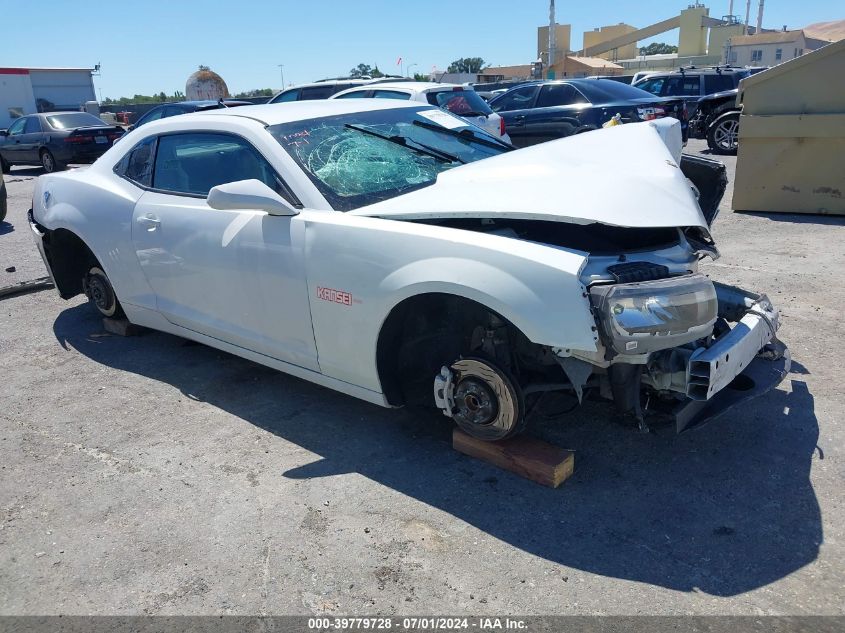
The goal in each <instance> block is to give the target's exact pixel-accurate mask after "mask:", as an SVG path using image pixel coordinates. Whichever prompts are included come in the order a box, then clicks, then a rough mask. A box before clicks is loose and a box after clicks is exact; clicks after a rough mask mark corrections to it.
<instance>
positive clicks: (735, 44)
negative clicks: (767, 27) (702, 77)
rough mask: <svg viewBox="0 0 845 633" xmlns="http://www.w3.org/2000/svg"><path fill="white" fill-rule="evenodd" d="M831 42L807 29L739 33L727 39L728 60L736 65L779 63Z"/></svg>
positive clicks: (726, 54) (775, 64) (773, 64)
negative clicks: (809, 35) (818, 37)
mask: <svg viewBox="0 0 845 633" xmlns="http://www.w3.org/2000/svg"><path fill="white" fill-rule="evenodd" d="M826 44H830V42H829V41H827V40H821V39H816V38H813V37H808V36H807V35H806V34H805V33H804V31H803V30H801V29H799V30H797V31H774V32H762V33H759V34H754V35H735V36H733V37H731V38H730V39H729V40H728V41H727V45H726V49H725V57H726V59H725V61H726V62H727V63H728V64H731V65H732V66H777V65H778V64H782V63H783V62H786V61H789V60H790V59H795V58H796V57H800V56H801V55H803V54H804V53H809V52H811V51H814V50H816V49H817V48H821V47H822V46H825V45H826Z"/></svg>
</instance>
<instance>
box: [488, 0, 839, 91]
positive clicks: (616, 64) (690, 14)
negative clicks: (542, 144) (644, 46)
mask: <svg viewBox="0 0 845 633" xmlns="http://www.w3.org/2000/svg"><path fill="white" fill-rule="evenodd" d="M751 6H752V3H751V2H750V0H746V2H745V18H744V20H743V19H741V16H738V15H733V10H734V2H733V1H731V2H730V4H729V5H728V15H724V16H721V17H719V18H714V17H711V16H710V9H709V8H708V7H706V6H705V5H703V4H701V3H699V2H696V3H694V4H691V5H689V6H688V7H687V8H686V9H683V10H682V11H680V13H679V14H678V15H675V16H672V17H669V18H667V19H665V20H661V21H659V22H655V23H654V24H650V25H648V26H646V27H643V28H637V27H635V26H632V25H630V24H624V23H619V24H615V25H608V26H601V27H598V28H596V29H593V30H591V31H586V32H585V33H584V38H583V44H582V47H581V49H580V50H577V51H576V50H573V48H572V46H571V35H572V27H571V25H569V24H558V23H557V21H556V19H555V3H554V0H552V1H551V2H550V3H549V24H548V25H544V26H540V27H538V28H537V57H536V61H535V62H533V63H529V64H519V65H514V66H498V67H490V68H487V69H485V70H484V71H482V73H481V74H479V77H478V79H479V81H482V82H492V81H500V80H502V79H528V78H532V77H533V78H539V77H540V76H542V77H547V78H555V77H557V78H561V77H584V76H587V75H618V74H630V73H634V72H637V71H641V70H671V69H673V68H679V67H682V66H690V65H696V66H707V65H715V64H725V63H729V64H735V65H738V66H762V65H766V66H773V65H776V64H779V63H781V62H783V61H787V60H789V59H793V58H795V57H797V56H800V55H802V54H805V53H808V52H810V51H813V50H816V49H818V48H820V47H821V46H824V45H825V44H828V43H830V42H831V41H837V40H838V39H842V38H843V37H845V26H843V25H845V22H825V23H820V24H817V25H811V26H810V27H806V28H805V29H802V30H794V31H786V29H785V27H784V29H783V30H780V31H773V30H769V29H764V28H763V26H762V24H763V8H764V2H763V1H762V0H759V3H758V5H757V15H756V25H755V24H751V17H752V16H751ZM674 30H677V31H678V52H677V53H669V54H662V55H648V56H643V55H639V54H638V53H639V48H638V45H639V42H641V41H645V40H649V39H652V38H654V37H656V36H658V35H660V34H662V33H667V32H669V31H674ZM840 33H842V35H840Z"/></svg>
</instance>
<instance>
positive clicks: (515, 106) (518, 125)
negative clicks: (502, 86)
mask: <svg viewBox="0 0 845 633" xmlns="http://www.w3.org/2000/svg"><path fill="white" fill-rule="evenodd" d="M538 92H539V86H536V85H528V86H521V87H519V88H513V89H511V90H508V91H507V92H506V93H505V94H503V95H501V96H500V97H496V98H495V99H493V101H491V102H490V107H491V108H492V109H493V112H496V113H498V114H499V116H501V117H502V118H503V119H504V120H505V130H506V131H507V133H508V134H509V135H510V137H511V143H513V145H514V146H516V147H525V146H526V145H530V142H529V141H530V139H529V137H528V133H527V130H526V128H525V122H526V118H527V117H528V116H529V115H530V113H531V108H533V107H534V102H535V101H536V99H537V93H538Z"/></svg>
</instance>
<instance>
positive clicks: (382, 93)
mask: <svg viewBox="0 0 845 633" xmlns="http://www.w3.org/2000/svg"><path fill="white" fill-rule="evenodd" d="M373 97H374V98H375V99H400V100H404V101H407V100H409V99H410V98H411V95H410V94H408V93H407V92H398V91H396V90H373Z"/></svg>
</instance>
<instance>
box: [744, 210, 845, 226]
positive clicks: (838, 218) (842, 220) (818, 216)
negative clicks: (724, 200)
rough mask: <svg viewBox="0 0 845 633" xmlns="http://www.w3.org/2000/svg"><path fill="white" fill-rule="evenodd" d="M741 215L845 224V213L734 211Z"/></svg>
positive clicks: (835, 224) (783, 220)
mask: <svg viewBox="0 0 845 633" xmlns="http://www.w3.org/2000/svg"><path fill="white" fill-rule="evenodd" d="M734 213H738V214H739V215H747V216H750V217H758V218H766V219H769V220H774V221H775V222H790V223H792V224H819V225H824V226H843V225H845V215H825V214H822V213H768V212H765V211H734Z"/></svg>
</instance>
